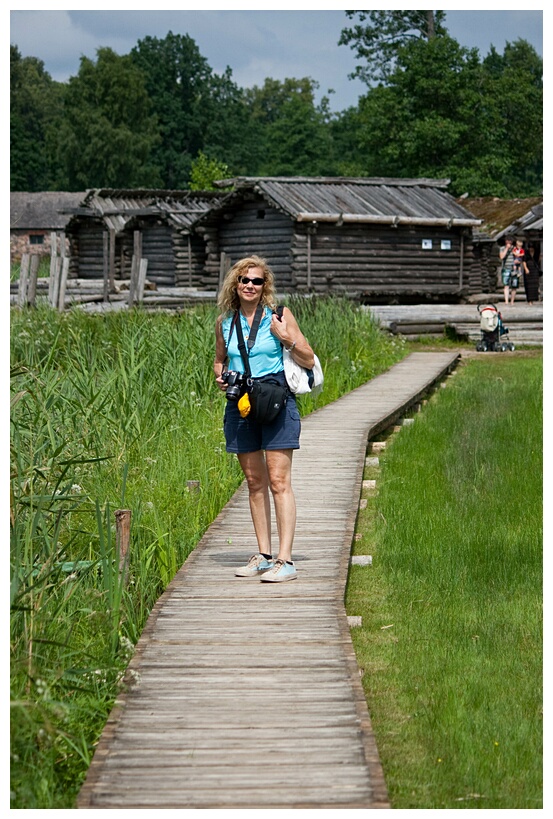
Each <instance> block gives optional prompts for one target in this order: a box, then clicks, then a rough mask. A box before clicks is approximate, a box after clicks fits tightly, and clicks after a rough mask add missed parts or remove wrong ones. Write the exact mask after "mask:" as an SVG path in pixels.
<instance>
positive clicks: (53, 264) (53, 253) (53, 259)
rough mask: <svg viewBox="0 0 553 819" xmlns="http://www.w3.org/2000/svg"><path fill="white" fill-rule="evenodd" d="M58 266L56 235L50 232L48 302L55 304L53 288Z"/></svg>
mask: <svg viewBox="0 0 553 819" xmlns="http://www.w3.org/2000/svg"><path fill="white" fill-rule="evenodd" d="M57 266H58V237H57V235H56V234H55V233H51V234H50V278H49V280H48V303H49V304H50V305H51V306H52V307H55V306H56V299H55V289H56V278H57Z"/></svg>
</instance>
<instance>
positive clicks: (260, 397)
mask: <svg viewBox="0 0 553 819" xmlns="http://www.w3.org/2000/svg"><path fill="white" fill-rule="evenodd" d="M248 395H249V396H250V403H251V405H252V408H251V415H250V417H251V418H254V419H255V420H256V421H259V423H260V424H270V423H271V421H274V420H275V418H276V417H277V415H278V414H279V412H280V411H281V410H282V408H283V407H284V406H285V405H286V398H287V397H288V387H286V386H285V385H283V384H281V383H280V380H279V379H277V378H275V377H271V376H265V377H263V378H256V379H252V384H251V386H248Z"/></svg>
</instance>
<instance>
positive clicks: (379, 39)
mask: <svg viewBox="0 0 553 819" xmlns="http://www.w3.org/2000/svg"><path fill="white" fill-rule="evenodd" d="M346 15H347V16H348V17H349V18H350V19H354V18H355V17H356V16H358V17H359V21H360V22H359V23H357V24H356V25H354V26H353V27H352V28H345V29H343V30H342V33H341V35H340V39H339V41H338V45H349V46H351V48H352V49H353V51H354V52H355V54H356V56H357V58H358V59H360V60H364V61H365V62H364V63H363V64H362V65H358V66H356V68H355V71H354V72H353V74H352V75H351V77H352V79H353V78H354V77H359V78H360V79H361V80H364V81H365V82H366V83H370V82H371V81H373V80H377V81H378V80H384V81H385V80H387V79H388V78H389V76H390V74H391V72H392V70H393V68H394V66H395V63H396V59H397V57H398V54H399V52H400V51H401V49H402V47H404V46H406V45H408V44H409V43H411V42H413V41H414V40H418V39H422V40H425V41H427V42H428V41H430V40H432V39H433V38H434V37H437V36H443V35H445V34H446V29H445V27H444V25H443V21H444V19H445V13H444V12H443V11H346Z"/></svg>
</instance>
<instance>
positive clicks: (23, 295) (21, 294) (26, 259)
mask: <svg viewBox="0 0 553 819" xmlns="http://www.w3.org/2000/svg"><path fill="white" fill-rule="evenodd" d="M30 261H31V259H30V256H29V254H28V253H24V254H23V255H22V257H21V271H20V273H19V287H18V290H17V303H18V305H19V307H24V306H25V305H26V304H27V290H28V282H29V264H30Z"/></svg>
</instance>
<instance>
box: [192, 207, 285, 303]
mask: <svg viewBox="0 0 553 819" xmlns="http://www.w3.org/2000/svg"><path fill="white" fill-rule="evenodd" d="M226 217H227V218H223V219H221V220H220V222H219V227H218V229H217V226H215V225H209V226H205V227H204V229H203V235H204V237H205V241H206V263H205V277H204V285H205V286H209V285H210V284H213V283H216V282H217V281H218V276H219V260H220V255H221V253H226V254H227V256H229V257H230V260H231V263H232V264H234V263H235V262H237V261H239V259H243V258H244V257H245V256H251V255H256V256H262V257H263V258H265V259H266V260H267V262H268V263H269V265H270V266H271V268H272V270H273V272H274V274H275V279H276V283H277V288H278V290H279V291H287V290H290V289H292V288H293V281H292V275H291V271H292V239H293V222H292V220H291V219H290V218H289V217H288V216H285V215H284V214H282V213H280V212H279V211H277V210H275V209H274V208H270V207H269V206H268V205H267V203H266V202H265V201H264V200H254V201H249V202H247V201H246V202H243V203H242V204H241V207H240V208H239V209H238V210H237V211H235V212H229V213H228V214H226Z"/></svg>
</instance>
